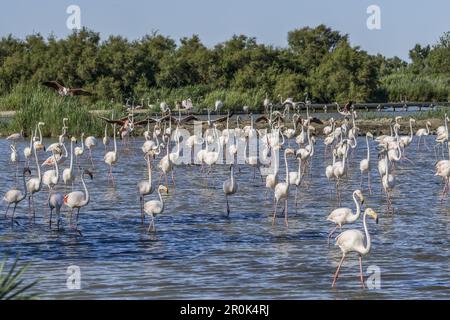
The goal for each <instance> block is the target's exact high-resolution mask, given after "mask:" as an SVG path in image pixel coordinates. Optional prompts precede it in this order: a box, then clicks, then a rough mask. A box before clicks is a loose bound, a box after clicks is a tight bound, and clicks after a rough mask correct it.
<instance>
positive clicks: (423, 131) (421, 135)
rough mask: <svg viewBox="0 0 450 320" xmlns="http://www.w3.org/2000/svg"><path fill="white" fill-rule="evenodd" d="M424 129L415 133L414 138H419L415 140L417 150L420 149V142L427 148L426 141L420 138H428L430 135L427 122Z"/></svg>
mask: <svg viewBox="0 0 450 320" xmlns="http://www.w3.org/2000/svg"><path fill="white" fill-rule="evenodd" d="M425 127H426V129H425V128H420V129H419V130H417V131H416V136H417V137H419V139H418V140H417V148H418V149H419V148H420V140H423V144H424V145H425V146H426V147H427V143H426V139H424V138H422V137H424V136H428V135H429V134H430V127H431V122H430V121H427V122H426V124H425ZM427 148H428V147H427Z"/></svg>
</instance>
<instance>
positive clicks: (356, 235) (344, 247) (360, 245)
mask: <svg viewBox="0 0 450 320" xmlns="http://www.w3.org/2000/svg"><path fill="white" fill-rule="evenodd" d="M367 216H369V217H371V218H373V219H374V220H375V222H376V223H378V216H377V214H376V213H375V211H373V210H372V209H371V208H367V209H366V210H365V211H364V217H363V225H364V232H365V237H364V234H363V233H362V232H361V231H359V230H356V229H351V230H346V231H344V232H342V233H341V234H340V235H338V236H337V237H336V246H339V248H340V249H341V251H342V259H341V261H340V262H339V264H338V267H337V269H336V273H335V274H334V278H333V283H332V285H331V286H332V287H334V286H335V285H336V280H337V278H338V275H339V270H340V269H341V266H342V263H343V262H344V259H345V257H346V255H347V254H348V253H350V252H356V253H357V254H358V255H359V257H358V258H359V272H360V278H361V286H362V287H363V288H364V287H365V285H364V277H363V272H362V257H363V256H365V255H367V254H368V253H369V252H370V249H371V247H372V241H371V238H370V234H369V231H368V230H367V224H366V217H367ZM364 238H365V240H366V245H364Z"/></svg>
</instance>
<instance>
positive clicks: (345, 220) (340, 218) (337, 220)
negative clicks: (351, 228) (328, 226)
mask: <svg viewBox="0 0 450 320" xmlns="http://www.w3.org/2000/svg"><path fill="white" fill-rule="evenodd" d="M356 197H358V199H359V201H360V202H361V203H360V202H358V200H357V199H356ZM353 201H354V202H355V205H356V213H355V214H353V212H352V209H350V208H337V209H334V210H333V211H331V213H330V214H329V215H328V217H327V221H331V222H333V223H334V224H336V226H335V227H334V228H333V229H332V230H331V231H330V233H329V234H328V244H329V243H330V238H331V236H332V235H333V233H334V232H335V231H336V229H337V228H338V227H339V229H342V226H343V225H344V224H349V223H354V222H355V221H356V220H358V218H359V216H360V214H361V206H362V205H363V204H364V196H363V194H362V192H361V190H355V191H353Z"/></svg>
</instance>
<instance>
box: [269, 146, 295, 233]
mask: <svg viewBox="0 0 450 320" xmlns="http://www.w3.org/2000/svg"><path fill="white" fill-rule="evenodd" d="M288 154H294V150H293V149H291V148H286V149H285V150H284V164H285V168H286V171H285V172H286V179H285V181H284V182H279V183H278V184H277V185H276V186H275V190H274V197H275V208H274V210H273V218H272V225H274V224H275V216H276V214H277V207H278V202H279V201H281V200H284V204H285V205H284V209H283V211H284V223H285V224H286V227H287V226H288V195H289V167H288V162H287V155H288Z"/></svg>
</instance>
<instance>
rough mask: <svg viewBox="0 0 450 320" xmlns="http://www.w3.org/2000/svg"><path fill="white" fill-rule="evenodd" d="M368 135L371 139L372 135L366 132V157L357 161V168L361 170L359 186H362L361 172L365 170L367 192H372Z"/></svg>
mask: <svg viewBox="0 0 450 320" xmlns="http://www.w3.org/2000/svg"><path fill="white" fill-rule="evenodd" d="M369 137H370V138H372V139H373V135H372V133H370V132H367V133H366V146H367V158H365V159H362V160H361V162H360V163H359V170H360V171H361V182H360V184H359V185H360V187H361V186H362V182H363V174H364V173H365V172H367V185H368V188H369V193H370V194H371V193H372V189H371V187H370V145H369Z"/></svg>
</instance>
